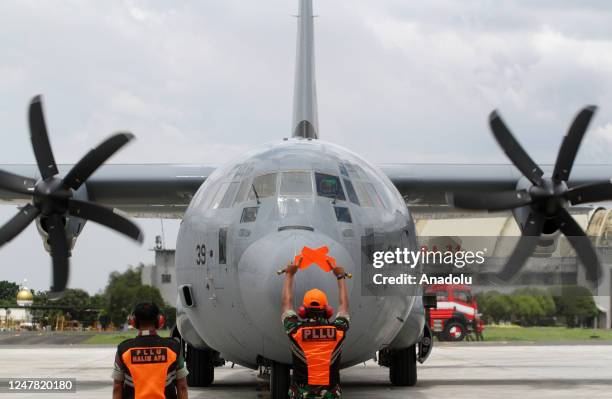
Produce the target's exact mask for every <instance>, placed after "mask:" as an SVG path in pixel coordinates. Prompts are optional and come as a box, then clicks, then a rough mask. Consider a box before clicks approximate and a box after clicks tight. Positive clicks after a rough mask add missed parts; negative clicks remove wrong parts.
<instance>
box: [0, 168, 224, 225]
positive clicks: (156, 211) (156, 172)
mask: <svg viewBox="0 0 612 399" xmlns="http://www.w3.org/2000/svg"><path fill="white" fill-rule="evenodd" d="M58 167H59V171H60V175H64V174H66V173H67V172H68V170H70V168H71V167H72V165H58ZM0 170H5V171H7V172H11V173H15V174H19V175H21V176H29V177H33V178H36V179H39V178H40V173H39V172H38V168H37V167H36V165H33V164H32V165H0ZM214 170H215V167H214V166H208V165H176V164H139V165H130V164H125V165H103V166H101V167H100V168H99V169H98V170H97V171H96V172H95V174H94V175H93V176H91V177H90V178H89V179H88V180H87V182H86V183H85V184H86V188H87V194H88V196H89V199H90V200H91V201H94V202H97V203H100V204H102V205H106V206H108V207H111V208H117V209H120V210H121V211H124V212H126V213H128V214H129V215H132V216H136V217H151V218H153V217H155V218H157V217H163V218H181V217H182V215H183V213H184V211H185V209H186V208H187V205H189V202H190V201H191V198H192V197H193V195H194V194H195V192H196V191H197V189H198V188H199V187H200V185H202V183H203V182H204V180H206V178H207V177H208V176H209V175H210V174H211V173H212V172H213V171H214ZM29 200H30V198H28V196H25V195H20V194H14V193H9V192H6V191H2V190H0V203H15V204H25V203H26V202H28V201H29Z"/></svg>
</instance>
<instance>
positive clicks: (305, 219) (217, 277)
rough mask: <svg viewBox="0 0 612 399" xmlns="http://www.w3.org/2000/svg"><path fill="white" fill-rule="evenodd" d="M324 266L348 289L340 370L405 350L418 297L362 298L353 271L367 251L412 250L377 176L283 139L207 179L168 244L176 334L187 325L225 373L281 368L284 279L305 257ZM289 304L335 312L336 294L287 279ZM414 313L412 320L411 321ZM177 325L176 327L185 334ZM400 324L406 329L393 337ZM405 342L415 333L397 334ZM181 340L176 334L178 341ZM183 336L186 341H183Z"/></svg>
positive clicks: (323, 280) (286, 357)
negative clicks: (322, 256) (262, 363)
mask: <svg viewBox="0 0 612 399" xmlns="http://www.w3.org/2000/svg"><path fill="white" fill-rule="evenodd" d="M324 245H325V246H327V247H328V248H329V255H330V256H332V257H334V258H335V259H336V261H337V264H338V265H341V266H343V267H345V268H346V270H347V272H350V273H352V274H353V276H354V278H353V279H351V280H347V282H348V287H349V292H350V315H351V328H350V331H349V333H348V337H347V341H346V344H345V346H344V348H345V349H344V352H343V355H342V366H343V367H347V366H350V365H353V364H356V363H359V362H362V361H365V360H367V359H369V358H371V357H372V356H373V355H374V353H375V352H376V351H377V350H379V349H381V348H384V347H385V346H387V345H390V344H391V343H392V342H393V341H394V339H395V338H396V336H397V335H398V333H399V332H400V330H402V334H404V335H406V334H408V335H409V336H408V337H404V338H403V340H402V341H403V342H406V340H408V341H412V343H414V342H415V341H416V340H417V339H418V338H419V335H420V333H421V330H422V327H423V312H422V309H417V308H421V306H420V301H419V304H418V305H417V306H414V305H415V298H416V295H419V294H420V293H419V292H417V288H416V287H413V288H409V289H407V291H406V295H405V296H388V297H385V296H379V297H375V296H362V294H361V273H360V270H361V267H362V266H363V265H365V264H367V263H368V262H369V260H368V257H369V256H368V254H371V252H372V251H373V249H374V248H379V249H385V250H387V249H391V250H393V249H395V248H397V247H407V248H410V249H414V248H415V247H416V245H417V244H416V237H415V227H414V223H413V220H412V217H411V215H410V212H409V210H408V208H407V206H406V204H405V202H404V200H403V199H402V197H401V195H400V194H399V192H398V191H397V189H396V188H395V187H394V186H393V184H392V183H391V182H390V181H389V179H388V178H387V177H386V176H385V175H384V174H383V173H381V172H380V171H379V170H378V169H377V168H375V167H374V166H372V165H371V164H369V163H368V162H366V161H365V160H363V159H362V158H360V157H358V156H357V155H355V154H353V153H351V152H350V151H348V150H346V149H343V148H341V147H339V146H337V145H333V144H329V143H326V142H323V141H320V140H309V139H285V140H283V141H280V142H275V143H271V144H267V145H265V146H263V147H262V148H260V149H258V150H255V151H252V152H250V153H248V154H246V155H245V156H244V157H242V158H241V159H239V160H237V161H235V162H231V163H229V164H227V165H225V166H224V167H221V168H219V169H218V170H216V171H215V172H214V173H213V174H212V175H211V176H210V177H209V178H208V179H207V180H206V182H205V183H204V184H203V185H202V187H201V188H200V189H199V190H198V192H197V193H196V195H195V196H194V198H193V200H192V201H191V204H190V206H189V208H188V209H187V211H186V213H185V216H184V219H183V221H182V224H181V228H180V231H179V235H178V241H177V251H176V254H177V256H176V266H177V278H178V285H179V292H182V289H181V287H183V286H188V287H189V288H190V289H191V294H192V296H193V305H192V306H191V307H186V306H185V298H184V296H183V295H179V304H178V307H179V308H180V311H179V318H182V323H181V322H180V321H179V328H181V326H183V328H187V327H185V326H186V325H187V326H189V328H192V329H193V330H195V333H196V334H197V335H198V336H199V338H201V340H202V341H203V342H205V344H206V346H208V347H210V348H213V349H215V350H217V351H219V352H220V353H221V355H222V356H223V357H224V358H225V359H226V360H229V361H233V362H236V363H239V364H243V365H245V366H250V367H254V366H256V365H257V359H258V358H259V359H261V358H265V359H269V360H273V361H277V362H282V363H290V362H291V353H290V349H289V342H288V339H287V337H286V336H285V335H284V332H283V329H282V325H281V314H280V299H281V298H280V297H281V288H282V284H283V279H284V277H283V276H281V277H279V276H278V275H277V273H276V271H277V270H279V269H282V268H284V267H285V266H286V265H287V263H288V262H289V261H291V260H292V259H293V258H294V256H295V255H297V254H299V253H300V252H301V251H302V248H303V247H304V246H308V247H311V248H318V247H321V246H324ZM295 281H296V283H295V284H296V289H295V301H296V304H295V305H296V306H298V305H299V304H300V303H301V298H302V295H303V294H304V292H305V291H306V290H308V289H311V288H319V289H322V290H323V291H325V292H326V293H327V295H328V297H329V300H330V304H331V305H333V306H336V305H337V283H336V279H335V278H334V276H333V275H332V274H331V273H325V272H323V270H321V269H320V268H319V267H317V266H316V265H313V266H311V267H309V268H308V269H305V270H303V271H300V272H298V274H297V275H296V279H295ZM413 308H414V309H413ZM186 322H187V323H186ZM404 323H406V324H407V325H410V326H415V327H414V328H412V327H411V328H409V329H406V328H404V329H402V326H403V325H404ZM406 330H414V331H408V332H407V331H406ZM181 332H183V331H181ZM193 333H194V331H185V333H184V334H183V336H185V337H186V338H187V339H188V340H189V337H190V336H192V337H193V336H194V334H193Z"/></svg>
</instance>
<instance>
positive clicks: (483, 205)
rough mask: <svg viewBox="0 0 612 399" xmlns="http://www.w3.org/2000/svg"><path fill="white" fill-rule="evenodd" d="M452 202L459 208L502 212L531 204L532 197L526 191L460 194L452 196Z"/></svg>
mask: <svg viewBox="0 0 612 399" xmlns="http://www.w3.org/2000/svg"><path fill="white" fill-rule="evenodd" d="M450 197H451V202H452V204H453V205H454V206H456V207H457V208H463V209H486V210H489V211H500V210H506V209H514V208H518V207H520V206H524V205H528V204H530V203H531V195H529V193H528V192H527V191H525V190H520V191H500V192H497V193H495V192H491V193H475V192H467V191H465V192H458V193H452V194H451V196H450Z"/></svg>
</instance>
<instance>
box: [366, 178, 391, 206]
mask: <svg viewBox="0 0 612 399" xmlns="http://www.w3.org/2000/svg"><path fill="white" fill-rule="evenodd" d="M365 188H366V190H367V191H368V193H369V194H370V197H371V198H373V199H374V202H375V204H376V207H377V208H383V209H386V208H387V206H386V205H385V203H384V202H383V200H382V198H381V197H380V194H379V193H378V191H376V188H375V187H374V185H373V184H372V183H365Z"/></svg>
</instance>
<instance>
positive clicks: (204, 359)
mask: <svg viewBox="0 0 612 399" xmlns="http://www.w3.org/2000/svg"><path fill="white" fill-rule="evenodd" d="M295 72H296V75H295V92H294V109H293V124H292V126H291V131H290V135H291V137H288V138H287V137H286V138H283V133H282V132H279V139H278V141H275V142H272V143H269V144H265V145H263V146H262V147H260V148H257V149H254V150H253V151H252V152H249V153H247V154H245V155H243V156H242V157H240V158H239V159H237V160H235V161H233V162H230V163H228V164H227V165H225V166H222V167H219V168H214V167H210V166H204V165H103V164H104V162H105V161H106V160H107V159H108V158H109V157H110V156H111V155H113V153H115V152H116V151H117V150H119V149H120V148H121V147H122V146H123V145H124V144H126V143H128V142H129V141H130V140H131V138H132V135H131V134H129V133H119V134H116V135H114V136H112V137H111V138H109V139H108V140H106V141H105V142H103V143H102V144H101V145H99V146H98V147H96V148H94V149H93V150H91V151H90V152H89V153H88V154H87V155H86V156H85V157H84V158H83V159H82V160H81V161H79V162H78V163H77V164H76V165H73V166H71V165H57V164H56V162H55V159H54V157H53V153H52V150H51V146H50V144H49V139H48V136H47V129H46V126H45V122H44V118H43V110H42V103H41V98H40V97H35V98H34V99H33V100H32V102H31V104H30V109H29V125H30V134H31V141H32V146H33V149H34V154H35V158H36V162H37V165H0V169H2V172H0V199H1V200H2V201H3V202H9V203H17V204H20V205H22V206H21V208H20V210H19V212H18V213H17V215H16V216H15V217H14V218H13V219H12V220H10V221H9V222H8V223H7V224H5V225H4V226H3V227H2V228H1V229H0V246H1V245H4V244H6V243H7V242H8V241H10V240H11V239H12V238H14V237H15V236H16V235H18V234H19V233H20V232H21V231H22V230H23V229H24V228H25V227H26V226H27V225H28V224H30V223H32V222H35V223H36V224H37V226H38V231H39V232H40V234H41V237H42V240H43V243H44V246H45V248H46V249H47V250H48V251H49V252H50V254H51V258H52V265H53V285H52V292H55V293H61V291H63V290H64V288H65V287H66V284H67V281H68V266H69V257H70V252H71V250H72V249H73V247H74V245H75V242H76V239H77V237H78V236H79V234H80V233H81V232H82V231H83V228H84V226H85V222H86V221H87V220H91V221H93V222H96V223H100V224H102V225H105V226H108V227H109V228H111V229H114V230H116V231H118V232H120V233H123V234H125V235H127V236H128V237H130V238H132V239H135V240H142V236H141V234H140V230H139V229H138V227H137V226H136V225H135V224H133V223H132V222H131V221H129V220H128V219H127V218H126V217H125V216H123V214H126V215H132V216H135V217H145V218H146V217H156V218H157V217H166V218H182V224H181V228H180V231H179V235H178V239H177V248H176V267H177V280H178V291H179V298H178V303H177V308H178V312H179V315H178V321H177V326H178V330H179V332H180V336H181V339H182V340H183V341H184V342H185V346H186V350H187V352H186V353H187V356H186V357H187V362H188V366H189V369H190V370H191V374H190V377H189V382H190V384H191V385H193V386H206V385H209V384H211V383H212V382H213V379H214V366H215V365H218V364H221V363H222V361H223V359H225V360H227V361H231V362H235V363H238V364H241V365H244V366H247V367H252V368H257V367H259V366H262V367H266V368H267V369H269V370H270V371H271V378H270V380H271V391H272V396H273V397H283V396H284V395H286V392H287V391H286V389H285V388H286V386H287V383H288V379H289V366H288V365H289V364H290V362H291V359H290V349H289V342H288V340H287V338H286V337H285V336H284V333H283V330H282V328H281V325H280V292H281V286H282V278H279V277H278V276H277V274H276V271H277V270H278V269H279V268H280V267H283V266H284V265H286V264H287V262H288V261H289V260H290V259H293V258H294V256H295V255H296V254H297V253H299V252H300V251H301V250H302V248H303V247H304V246H308V247H311V248H319V247H322V246H327V247H328V248H329V253H330V255H331V256H333V257H334V258H335V259H336V261H337V263H338V264H339V265H342V266H344V267H345V268H346V269H347V271H349V272H351V273H352V274H353V275H354V276H355V278H353V279H352V280H349V281H348V284H349V289H350V303H351V331H350V334H348V339H347V340H346V343H345V346H344V351H343V356H342V367H349V366H352V365H355V364H357V363H360V362H364V361H366V360H368V359H372V358H373V357H374V356H375V354H376V352H379V355H378V360H379V362H380V363H381V364H382V365H384V366H388V367H389V368H390V380H391V383H393V384H395V385H414V384H415V382H416V363H417V360H421V361H423V360H424V358H425V357H426V356H427V354H428V349H429V348H428V347H427V345H424V343H425V344H427V343H428V342H430V341H431V340H430V336H429V334H428V330H427V327H425V323H424V319H425V312H424V305H423V299H422V297H421V296H420V295H421V294H422V293H421V292H419V291H418V288H416V286H415V287H413V288H409V289H407V290H406V294H405V296H388V297H375V296H362V295H361V290H360V284H361V279H360V267H361V265H362V264H367V263H368V262H371V260H370V259H369V257H370V255H371V254H372V251H374V250H375V249H377V248H383V249H388V248H396V247H407V248H411V249H415V248H416V246H417V241H416V238H417V237H416V232H415V224H414V221H413V216H412V213H411V212H412V210H411V208H413V207H412V205H429V206H433V207H437V206H447V199H448V198H447V197H450V199H451V201H450V202H451V203H450V207H447V209H452V206H456V207H461V208H469V209H484V210H491V211H496V210H509V209H512V210H513V213H514V216H515V219H516V221H517V223H518V224H519V225H520V227H521V229H522V232H523V235H524V236H526V237H529V236H539V235H541V234H553V233H556V232H557V231H561V232H562V233H563V234H565V235H567V236H569V237H570V242H572V243H573V244H574V247H575V249H576V252H577V254H578V256H579V257H580V258H581V260H582V263H583V264H584V266H585V267H586V270H587V276H588V277H589V278H590V279H591V280H595V279H597V277H598V275H599V263H598V259H597V255H596V254H595V252H594V250H593V248H592V247H591V245H590V243H589V242H588V241H582V240H579V239H578V238H579V237H584V235H585V233H584V232H583V230H582V229H581V228H580V227H579V226H578V224H577V223H576V222H575V221H574V219H573V218H572V217H571V216H570V215H569V213H568V208H569V207H570V205H576V204H583V203H592V202H596V201H602V200H609V199H611V198H612V184H611V183H610V175H611V173H612V168H610V167H607V166H581V165H576V167H574V168H573V169H572V166H573V163H574V158H575V155H576V153H577V151H578V147H579V145H580V142H581V140H582V138H583V135H584V133H585V131H586V129H587V126H588V124H589V121H590V119H591V117H592V115H593V113H594V111H595V108H594V107H587V108H585V109H584V110H582V111H581V112H580V113H579V114H578V116H577V118H576V119H575V121H574V122H573V124H572V125H571V127H570V129H569V132H568V133H567V135H566V136H565V137H564V139H563V142H562V145H561V149H560V151H559V155H558V159H557V163H556V165H555V166H554V168H552V167H550V166H546V167H543V168H540V167H539V166H538V165H536V164H535V163H534V161H533V160H532V159H531V158H530V157H529V156H528V155H527V153H526V152H525V151H524V150H523V149H522V147H521V146H520V145H519V144H518V142H517V141H516V140H515V139H514V138H513V136H512V134H511V133H510V131H509V130H508V128H507V127H506V126H505V125H504V123H503V122H502V120H501V118H500V117H499V115H498V114H497V113H493V114H491V117H490V125H491V128H492V131H493V134H494V136H495V138H496V139H497V141H498V142H499V144H500V145H501V147H502V149H503V150H504V151H505V152H506V154H507V155H508V157H509V158H510V160H511V161H512V163H513V164H514V165H499V164H495V165H484V164H472V165H450V164H427V165H426V164H409V163H397V164H387V165H381V166H374V165H372V164H370V163H369V162H367V161H366V160H364V159H363V158H361V157H359V156H358V155H355V154H353V153H352V152H350V151H348V150H347V149H345V148H343V147H341V146H339V145H335V144H331V143H327V142H325V141H323V140H321V139H320V138H319V137H320V133H319V126H318V118H317V94H316V86H315V65H314V35H313V12H312V1H311V0H300V5H299V16H298V36H297V59H296V71H295ZM377 134H381V137H384V132H380V133H377ZM570 172H571V175H570ZM23 176H27V177H23ZM449 193H451V194H450V195H449ZM407 204H408V205H410V206H411V208H409V207H408V206H407ZM118 210H119V211H120V212H118ZM533 242H534V241H533V240H531V241H529V240H525V241H524V242H523V240H521V242H519V244H518V245H517V248H516V250H515V252H514V254H513V255H512V259H511V262H509V263H508V266H507V267H506V268H505V269H504V270H503V272H502V274H503V275H504V276H506V277H508V276H511V275H512V274H514V273H516V272H517V271H518V268H520V266H521V265H522V264H523V263H524V261H525V259H526V258H527V257H529V255H530V253H531V251H532V250H533V245H532V243H533ZM296 284H297V289H296V297H300V295H301V294H303V292H304V291H305V290H306V289H309V288H312V287H318V288H320V289H323V290H325V291H327V292H328V293H330V297H331V298H334V297H335V295H332V294H333V293H335V289H336V287H335V279H332V278H330V276H329V275H326V274H325V273H324V272H323V271H322V270H320V269H318V268H315V267H311V268H309V269H307V270H305V271H300V276H299V278H298V279H296ZM332 304H333V301H332ZM284 389H285V390H284ZM283 390H284V392H283Z"/></svg>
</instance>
